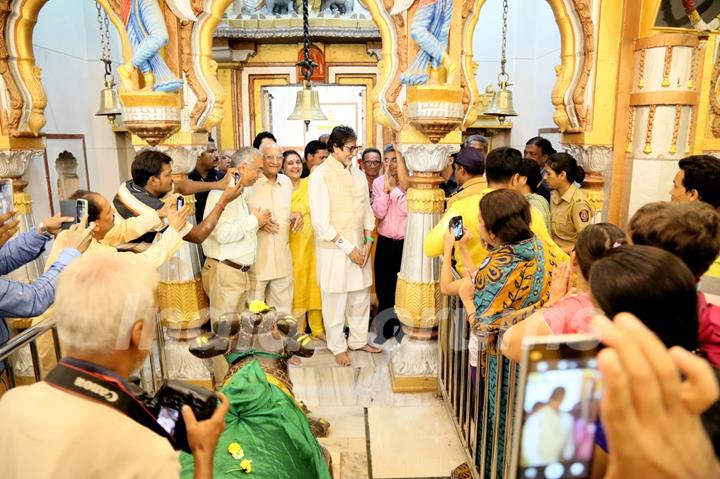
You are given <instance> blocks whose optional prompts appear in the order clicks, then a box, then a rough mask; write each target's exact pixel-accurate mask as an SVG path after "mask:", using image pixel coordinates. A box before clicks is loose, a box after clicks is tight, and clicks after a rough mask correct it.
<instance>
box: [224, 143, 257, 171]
mask: <svg viewBox="0 0 720 479" xmlns="http://www.w3.org/2000/svg"><path fill="white" fill-rule="evenodd" d="M256 156H260V157H262V153H260V150H258V149H257V148H253V147H252V146H244V147H242V148H240V149H239V150H238V151H236V152H235V153H233V155H232V156H231V157H230V163H231V165H232V167H233V168H237V167H238V166H240V165H249V164H250V162H251V161H252V159H253V158H254V157H256Z"/></svg>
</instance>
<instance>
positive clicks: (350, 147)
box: [343, 145, 360, 153]
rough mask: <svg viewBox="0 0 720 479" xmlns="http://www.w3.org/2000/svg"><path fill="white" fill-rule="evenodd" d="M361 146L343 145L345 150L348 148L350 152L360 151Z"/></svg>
mask: <svg viewBox="0 0 720 479" xmlns="http://www.w3.org/2000/svg"><path fill="white" fill-rule="evenodd" d="M358 148H360V147H359V146H350V145H343V150H347V151H348V152H349V153H355V152H356V151H358Z"/></svg>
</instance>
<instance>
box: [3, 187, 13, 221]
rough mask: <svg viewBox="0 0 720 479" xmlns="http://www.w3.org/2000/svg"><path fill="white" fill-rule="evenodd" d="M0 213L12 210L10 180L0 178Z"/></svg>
mask: <svg viewBox="0 0 720 479" xmlns="http://www.w3.org/2000/svg"><path fill="white" fill-rule="evenodd" d="M0 209H2V211H0V214H3V215H4V214H5V213H8V212H10V211H12V210H13V184H12V180H0Z"/></svg>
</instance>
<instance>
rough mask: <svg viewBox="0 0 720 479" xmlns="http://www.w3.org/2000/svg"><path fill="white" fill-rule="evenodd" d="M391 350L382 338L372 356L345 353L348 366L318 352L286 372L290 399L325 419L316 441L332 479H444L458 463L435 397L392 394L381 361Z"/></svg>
mask: <svg viewBox="0 0 720 479" xmlns="http://www.w3.org/2000/svg"><path fill="white" fill-rule="evenodd" d="M395 347H397V343H396V342H395V341H394V340H390V341H388V343H387V344H386V345H385V347H384V350H383V352H382V353H379V354H369V353H366V352H363V351H352V352H350V360H351V361H352V366H351V367H339V366H337V365H336V364H335V358H334V357H333V355H332V354H331V353H330V351H328V350H327V349H326V348H324V347H319V349H317V350H316V352H315V355H314V356H313V357H312V358H308V359H304V360H302V363H301V364H300V365H298V366H293V367H291V368H290V377H291V379H292V381H293V383H294V392H295V394H296V397H297V398H298V399H299V400H301V401H303V402H304V403H305V404H306V405H307V406H308V408H309V409H310V410H311V411H312V415H314V416H317V417H322V418H324V419H327V420H328V421H329V422H330V425H331V426H330V434H329V436H328V437H327V438H323V439H320V443H321V444H323V445H324V446H325V447H327V448H328V450H329V451H330V453H331V455H332V457H333V472H334V475H335V478H336V479H340V478H342V479H365V478H376V479H399V478H403V479H406V478H446V477H449V475H450V472H451V471H452V470H453V469H454V468H455V467H456V466H458V465H459V464H461V463H463V462H464V461H465V455H464V453H463V449H462V445H461V443H460V441H459V439H458V437H457V434H456V432H455V429H454V427H453V424H452V422H451V419H450V416H449V415H448V413H447V411H446V409H445V406H444V405H443V402H442V399H440V398H439V397H436V396H435V394H434V393H404V394H397V393H394V392H393V391H392V387H391V384H390V376H389V373H388V363H389V360H390V355H391V352H392V350H393V349H394V348H395ZM419 457H422V458H423V460H422V461H418V458H419Z"/></svg>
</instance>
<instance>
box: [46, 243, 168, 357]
mask: <svg viewBox="0 0 720 479" xmlns="http://www.w3.org/2000/svg"><path fill="white" fill-rule="evenodd" d="M157 286H158V273H157V270H156V269H155V267H153V266H152V265H151V264H150V263H148V262H147V260H144V259H143V258H142V257H141V256H140V255H133V254H127V253H117V252H112V253H110V252H102V253H94V254H92V255H83V256H81V257H80V258H78V259H76V260H75V261H73V262H72V263H71V264H70V265H69V266H68V267H67V268H65V269H64V270H63V272H62V274H61V275H60V278H59V279H58V283H57V292H56V295H55V317H56V318H57V324H58V333H59V335H60V341H61V343H62V344H64V345H65V347H66V348H68V349H69V350H72V351H75V352H92V353H98V354H107V355H111V354H113V353H114V352H115V351H116V350H123V349H127V348H128V344H129V341H130V335H131V332H132V328H133V325H134V323H135V322H137V321H143V322H144V328H147V329H146V330H145V329H144V330H143V332H144V333H146V334H147V335H146V334H143V336H144V338H143V339H144V340H145V341H146V344H145V346H146V348H149V346H150V344H152V336H153V333H152V332H153V331H154V329H155V320H156V317H157V305H156V301H155V294H156V292H157Z"/></svg>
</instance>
